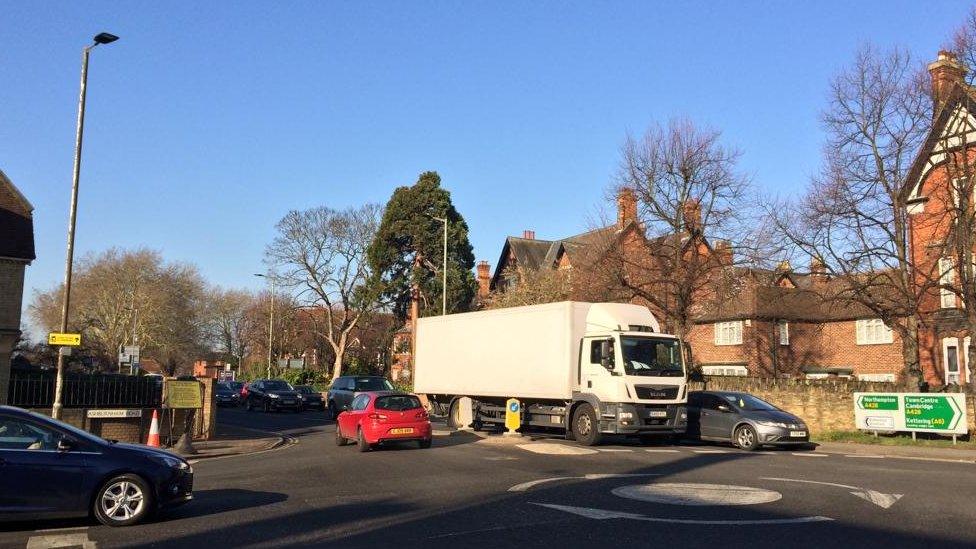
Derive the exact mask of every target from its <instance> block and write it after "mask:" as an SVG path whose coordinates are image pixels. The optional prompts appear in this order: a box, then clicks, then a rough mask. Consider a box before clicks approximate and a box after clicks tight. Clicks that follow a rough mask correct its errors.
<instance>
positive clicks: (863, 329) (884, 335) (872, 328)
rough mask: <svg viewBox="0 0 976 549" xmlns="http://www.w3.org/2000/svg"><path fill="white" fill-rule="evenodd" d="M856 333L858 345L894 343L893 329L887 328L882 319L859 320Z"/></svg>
mask: <svg viewBox="0 0 976 549" xmlns="http://www.w3.org/2000/svg"><path fill="white" fill-rule="evenodd" d="M856 331H857V344H858V345H880V344H883V343H891V342H892V341H894V338H893V336H892V333H891V328H889V327H887V326H885V323H884V322H882V320H881V319H880V318H870V319H867V320H858V321H857V322H856Z"/></svg>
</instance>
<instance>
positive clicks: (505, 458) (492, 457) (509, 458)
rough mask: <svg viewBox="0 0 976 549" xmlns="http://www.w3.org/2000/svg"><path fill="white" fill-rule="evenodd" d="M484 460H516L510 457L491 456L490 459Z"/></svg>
mask: <svg viewBox="0 0 976 549" xmlns="http://www.w3.org/2000/svg"><path fill="white" fill-rule="evenodd" d="M485 459H487V460H488V461H515V460H518V458H517V457H512V456H491V457H486V458H485Z"/></svg>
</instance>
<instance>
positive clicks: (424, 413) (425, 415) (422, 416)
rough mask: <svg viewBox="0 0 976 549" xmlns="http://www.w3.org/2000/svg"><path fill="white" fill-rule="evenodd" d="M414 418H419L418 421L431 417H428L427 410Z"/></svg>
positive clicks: (418, 413)
mask: <svg viewBox="0 0 976 549" xmlns="http://www.w3.org/2000/svg"><path fill="white" fill-rule="evenodd" d="M414 417H415V418H417V419H427V418H429V417H430V416H428V415H427V412H426V411H425V410H421V411H419V412H417V415H416V416H414Z"/></svg>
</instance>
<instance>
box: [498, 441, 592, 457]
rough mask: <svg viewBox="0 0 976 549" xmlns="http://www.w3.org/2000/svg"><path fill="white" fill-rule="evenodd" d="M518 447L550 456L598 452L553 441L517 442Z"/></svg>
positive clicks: (581, 454)
mask: <svg viewBox="0 0 976 549" xmlns="http://www.w3.org/2000/svg"><path fill="white" fill-rule="evenodd" d="M516 446H517V447H518V448H521V449H523V450H527V451H529V452H533V453H536V454H547V455H550V456H583V455H587V454H598V453H599V452H597V451H596V450H593V449H590V448H582V447H580V446H570V445H568V444H555V443H551V442H536V443H532V444H516Z"/></svg>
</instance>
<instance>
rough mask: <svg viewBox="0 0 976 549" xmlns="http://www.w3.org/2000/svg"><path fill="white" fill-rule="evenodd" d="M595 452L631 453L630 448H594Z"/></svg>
mask: <svg viewBox="0 0 976 549" xmlns="http://www.w3.org/2000/svg"><path fill="white" fill-rule="evenodd" d="M594 450H596V451H597V452H633V450H631V449H630V448H594Z"/></svg>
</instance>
